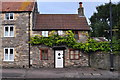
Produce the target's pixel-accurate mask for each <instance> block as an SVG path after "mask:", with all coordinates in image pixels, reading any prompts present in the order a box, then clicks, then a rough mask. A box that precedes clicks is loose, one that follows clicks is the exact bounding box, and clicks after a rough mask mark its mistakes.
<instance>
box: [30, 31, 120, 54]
mask: <svg viewBox="0 0 120 80" xmlns="http://www.w3.org/2000/svg"><path fill="white" fill-rule="evenodd" d="M30 43H31V45H41V44H43V45H46V46H50V47H52V46H58V45H66V46H68V47H70V48H74V49H80V50H82V51H84V52H86V53H88V52H95V51H107V52H108V51H110V43H109V42H108V41H106V42H97V41H95V40H93V39H91V38H89V39H88V40H86V42H85V43H81V42H80V43H79V42H77V41H76V40H75V38H74V34H73V32H72V31H71V30H69V31H66V34H65V35H64V36H60V35H57V34H55V31H52V32H51V33H50V35H49V36H48V37H43V36H40V35H35V36H34V37H31V40H30ZM113 48H114V49H116V50H120V47H118V46H116V47H115V46H114V47H113Z"/></svg>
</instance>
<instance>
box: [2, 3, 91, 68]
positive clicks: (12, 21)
mask: <svg viewBox="0 0 120 80" xmlns="http://www.w3.org/2000/svg"><path fill="white" fill-rule="evenodd" d="M8 4H9V5H8ZM13 6H16V7H13ZM0 17H1V20H2V24H1V25H0V30H1V34H0V40H1V46H0V56H1V58H2V61H1V64H2V66H3V67H35V68H42V67H47V68H64V67H80V66H88V55H87V54H84V53H83V52H82V51H80V50H77V49H72V48H70V47H67V46H66V45H59V46H52V47H49V46H46V45H34V46H33V45H31V44H30V43H29V41H30V37H32V36H35V35H41V36H43V37H48V36H49V34H50V33H51V32H52V31H53V30H54V31H55V34H58V35H61V36H63V35H64V34H66V31H68V30H72V31H73V33H74V34H75V39H76V40H77V41H78V42H85V41H86V40H87V38H88V37H87V36H86V34H88V32H89V30H90V29H89V27H88V24H87V21H86V18H85V16H84V10H83V7H82V3H80V7H79V9H78V14H39V13H38V10H37V3H36V2H9V3H8V2H3V3H2V13H0Z"/></svg>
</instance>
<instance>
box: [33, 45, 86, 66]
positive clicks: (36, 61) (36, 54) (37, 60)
mask: <svg viewBox="0 0 120 80" xmlns="http://www.w3.org/2000/svg"><path fill="white" fill-rule="evenodd" d="M40 49H48V60H41V56H40V55H41V53H40ZM79 56H80V59H79V60H70V57H69V49H68V48H67V49H65V53H64V67H81V66H88V55H87V54H85V53H82V52H80V54H79ZM54 57H55V53H54V50H53V49H52V48H51V47H47V46H43V45H34V46H31V65H32V67H33V68H54V67H55V66H54V65H55V62H54V61H55V59H54Z"/></svg>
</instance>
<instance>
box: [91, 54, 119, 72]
mask: <svg viewBox="0 0 120 80" xmlns="http://www.w3.org/2000/svg"><path fill="white" fill-rule="evenodd" d="M119 61H120V55H115V54H114V55H113V64H114V69H115V70H120V62H119ZM90 66H91V67H92V68H99V69H107V70H109V69H110V54H109V53H106V52H95V53H91V54H90Z"/></svg>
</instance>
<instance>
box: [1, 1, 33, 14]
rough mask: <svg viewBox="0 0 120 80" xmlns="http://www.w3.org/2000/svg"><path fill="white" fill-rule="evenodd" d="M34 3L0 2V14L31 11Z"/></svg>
mask: <svg viewBox="0 0 120 80" xmlns="http://www.w3.org/2000/svg"><path fill="white" fill-rule="evenodd" d="M33 7H34V2H2V12H11V11H32V10H33Z"/></svg>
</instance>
